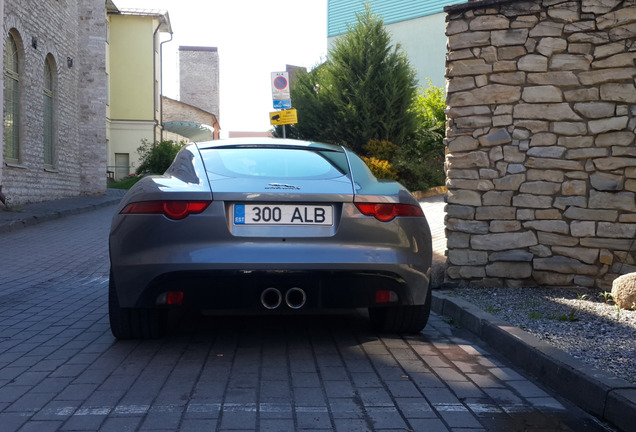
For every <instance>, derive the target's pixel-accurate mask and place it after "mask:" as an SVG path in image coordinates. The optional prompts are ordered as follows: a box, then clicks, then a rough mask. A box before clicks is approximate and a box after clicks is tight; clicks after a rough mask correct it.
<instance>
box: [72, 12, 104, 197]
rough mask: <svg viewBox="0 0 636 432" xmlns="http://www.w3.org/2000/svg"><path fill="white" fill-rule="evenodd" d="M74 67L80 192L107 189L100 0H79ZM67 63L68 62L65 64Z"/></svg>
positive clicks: (102, 30)
mask: <svg viewBox="0 0 636 432" xmlns="http://www.w3.org/2000/svg"><path fill="white" fill-rule="evenodd" d="M78 14H79V47H78V54H79V55H78V58H75V59H73V67H75V68H77V71H78V74H79V79H78V92H77V97H78V100H79V107H80V108H79V114H78V116H79V143H80V144H79V165H80V166H79V171H80V178H81V185H80V193H81V194H85V195H92V194H102V193H105V192H106V166H107V161H108V149H107V145H106V144H107V143H106V100H107V95H106V92H107V83H106V8H105V6H104V1H103V0H80V1H79V4H78ZM64 67H67V65H64Z"/></svg>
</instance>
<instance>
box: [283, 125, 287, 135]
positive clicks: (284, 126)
mask: <svg viewBox="0 0 636 432" xmlns="http://www.w3.org/2000/svg"><path fill="white" fill-rule="evenodd" d="M283 138H287V125H283Z"/></svg>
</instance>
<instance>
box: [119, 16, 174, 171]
mask: <svg viewBox="0 0 636 432" xmlns="http://www.w3.org/2000/svg"><path fill="white" fill-rule="evenodd" d="M158 25H159V21H158V20H157V19H156V18H154V17H149V16H134V15H109V33H108V34H109V37H108V42H107V62H108V65H109V66H108V68H107V76H108V80H109V89H110V92H109V93H110V94H109V99H108V102H109V103H108V108H107V115H108V123H107V124H108V131H107V133H108V147H109V148H108V167H109V168H108V170H109V171H111V172H113V174H114V179H115V180H120V179H121V177H122V175H123V174H122V173H123V172H124V171H125V170H123V168H122V166H120V165H119V164H118V160H117V159H118V158H117V156H118V155H119V156H120V159H119V162H121V156H122V155H128V160H129V163H130V165H129V170H128V172H130V173H134V172H135V169H136V168H137V167H138V166H139V164H140V162H139V154H138V153H137V149H138V148H139V146H141V145H142V143H143V142H148V143H153V142H154V141H155V140H156V139H159V137H160V136H161V127H160V122H159V121H158V119H159V118H161V112H160V107H161V105H160V104H159V103H158V102H157V100H158V98H160V94H159V93H160V91H159V89H160V79H161V74H160V73H161V59H160V56H159V52H158V51H157V50H156V49H158V46H159V35H158V33H155V30H156V29H157V26H158ZM155 42H156V43H155Z"/></svg>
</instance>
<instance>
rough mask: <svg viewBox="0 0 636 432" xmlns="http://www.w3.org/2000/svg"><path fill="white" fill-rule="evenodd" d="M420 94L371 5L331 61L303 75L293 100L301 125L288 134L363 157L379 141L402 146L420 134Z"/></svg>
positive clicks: (337, 45) (293, 91) (407, 65)
mask: <svg viewBox="0 0 636 432" xmlns="http://www.w3.org/2000/svg"><path fill="white" fill-rule="evenodd" d="M416 89H417V87H416V80H415V71H414V70H413V68H412V67H411V65H410V63H409V61H408V59H407V57H406V55H405V54H404V53H403V52H402V50H401V48H400V46H399V45H396V46H393V45H391V38H390V35H389V33H388V32H387V31H386V29H385V28H384V26H383V21H382V19H381V18H379V17H378V16H377V15H374V14H373V13H372V12H371V8H370V6H369V5H368V4H367V6H366V9H365V12H364V13H361V14H358V15H357V23H356V24H355V25H354V26H352V27H350V28H349V32H348V33H347V34H345V35H343V36H341V37H340V38H338V39H337V40H336V42H335V44H334V46H333V48H332V49H331V51H330V52H329V55H328V59H327V61H325V62H324V63H323V64H321V65H320V66H318V67H316V68H314V69H313V70H312V71H311V72H308V73H305V74H303V73H300V74H299V75H298V76H297V80H296V81H295V83H294V85H293V86H292V88H291V97H292V101H293V104H294V107H295V108H296V109H297V110H298V124H296V125H294V126H292V127H291V128H287V130H288V132H289V133H288V134H287V135H288V136H289V137H294V138H300V139H309V140H316V141H323V142H329V143H333V144H341V145H344V146H346V147H348V148H350V149H352V150H354V151H356V152H358V153H361V154H362V155H364V145H365V144H366V143H367V142H369V141H370V140H373V139H375V140H384V141H390V142H393V143H395V144H396V145H398V146H400V145H402V144H403V143H405V142H406V141H407V140H408V139H409V138H411V137H412V136H413V134H414V133H415V131H416V129H417V115H416V113H415V112H414V111H413V110H412V109H411V106H412V104H413V101H414V99H415V97H416ZM276 133H277V135H280V132H279V129H277V131H276Z"/></svg>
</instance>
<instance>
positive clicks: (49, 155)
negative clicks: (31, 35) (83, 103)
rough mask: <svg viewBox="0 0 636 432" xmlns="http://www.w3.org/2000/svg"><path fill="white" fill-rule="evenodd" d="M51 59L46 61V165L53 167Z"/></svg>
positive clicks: (44, 122) (44, 112) (44, 113)
mask: <svg viewBox="0 0 636 432" xmlns="http://www.w3.org/2000/svg"><path fill="white" fill-rule="evenodd" d="M51 63H52V61H51V59H50V58H48V57H47V59H46V60H45V61H44V88H43V92H44V110H43V116H44V118H43V120H44V121H43V124H44V165H45V166H46V167H49V168H52V167H53V150H54V149H53V145H54V144H53V141H54V140H53V66H52V64H51Z"/></svg>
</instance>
